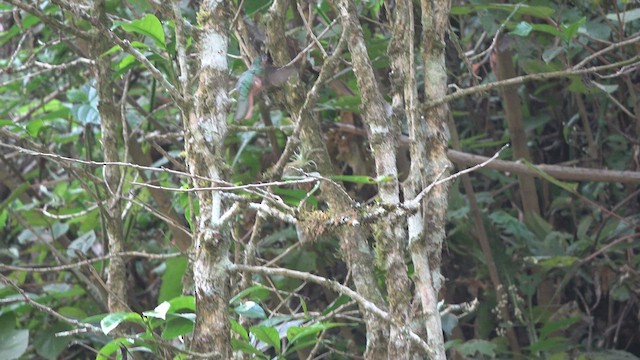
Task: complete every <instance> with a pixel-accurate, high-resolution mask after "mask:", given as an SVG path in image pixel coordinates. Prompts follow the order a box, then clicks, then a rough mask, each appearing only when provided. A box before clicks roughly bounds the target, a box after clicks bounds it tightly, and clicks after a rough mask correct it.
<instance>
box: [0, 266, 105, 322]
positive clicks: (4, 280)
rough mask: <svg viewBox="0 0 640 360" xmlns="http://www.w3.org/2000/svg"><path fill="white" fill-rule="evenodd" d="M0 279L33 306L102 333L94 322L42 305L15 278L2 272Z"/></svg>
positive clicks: (59, 318) (58, 317)
mask: <svg viewBox="0 0 640 360" xmlns="http://www.w3.org/2000/svg"><path fill="white" fill-rule="evenodd" d="M0 265H1V264H0ZM0 280H2V281H3V282H4V283H5V284H7V285H9V286H11V287H12V288H14V289H15V290H16V291H17V292H18V293H19V294H20V295H22V297H23V298H24V300H25V301H26V302H27V303H28V304H29V305H31V306H33V307H35V308H36V309H38V310H41V311H43V312H45V313H47V314H49V315H51V316H53V317H55V318H57V319H58V320H62V321H64V322H66V323H68V324H71V325H73V326H78V327H81V328H85V329H87V330H90V331H91V332H94V333H96V334H102V330H101V329H100V328H99V327H97V326H94V325H92V324H87V323H83V322H80V321H78V320H75V319H71V318H68V317H66V316H64V315H62V314H60V313H59V312H57V311H55V310H53V309H52V308H50V307H48V306H45V305H42V304H40V303H38V302H37V301H35V300H33V299H31V297H29V295H28V294H27V293H26V292H25V291H24V290H22V289H21V288H20V286H18V284H16V283H15V282H14V281H13V280H11V279H9V278H8V277H6V276H4V275H3V274H1V273H0Z"/></svg>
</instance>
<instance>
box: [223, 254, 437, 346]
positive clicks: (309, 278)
mask: <svg viewBox="0 0 640 360" xmlns="http://www.w3.org/2000/svg"><path fill="white" fill-rule="evenodd" d="M229 270H231V271H246V272H249V273H255V274H261V275H265V276H274V275H277V276H287V277H291V278H294V279H299V280H302V281H306V282H311V283H314V284H318V285H320V286H324V287H326V288H328V289H331V290H333V291H335V292H337V293H340V294H343V295H346V296H348V297H350V298H351V299H352V300H354V301H355V302H357V303H358V305H360V306H361V307H362V308H363V309H365V310H366V311H368V312H370V313H372V314H374V315H376V316H377V317H379V318H380V319H382V320H384V321H386V322H388V323H390V324H394V325H395V326H397V327H398V329H399V330H400V331H402V332H403V333H404V334H405V335H407V336H408V337H409V339H410V340H411V341H412V342H413V343H414V344H416V345H417V346H419V347H420V348H421V349H422V350H423V351H424V352H425V353H427V354H432V352H433V351H432V350H431V349H430V348H429V346H428V345H427V343H426V342H425V341H424V340H422V338H420V336H418V335H417V334H416V333H414V332H412V331H410V330H408V328H407V326H406V324H398V323H396V322H395V321H394V320H393V318H392V317H391V316H390V315H389V313H388V312H386V311H384V310H382V309H380V308H379V307H377V306H376V305H375V304H374V303H372V302H371V301H369V300H367V299H366V298H364V297H363V296H362V295H360V294H358V293H357V292H355V291H353V290H351V289H350V288H348V287H346V286H344V285H342V284H340V283H339V282H337V281H334V280H329V279H327V278H324V277H321V276H317V275H313V274H310V273H307V272H302V271H296V270H290V269H284V268H268V267H264V266H249V265H241V264H231V265H229Z"/></svg>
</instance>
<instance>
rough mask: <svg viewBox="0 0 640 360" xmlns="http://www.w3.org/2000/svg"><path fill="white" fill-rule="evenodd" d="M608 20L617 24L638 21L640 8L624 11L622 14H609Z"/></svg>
mask: <svg viewBox="0 0 640 360" xmlns="http://www.w3.org/2000/svg"><path fill="white" fill-rule="evenodd" d="M607 19H609V20H611V21H615V22H618V21H622V22H623V23H628V22H632V21H636V20H638V19H640V8H635V9H631V10H627V11H623V12H621V13H611V14H607Z"/></svg>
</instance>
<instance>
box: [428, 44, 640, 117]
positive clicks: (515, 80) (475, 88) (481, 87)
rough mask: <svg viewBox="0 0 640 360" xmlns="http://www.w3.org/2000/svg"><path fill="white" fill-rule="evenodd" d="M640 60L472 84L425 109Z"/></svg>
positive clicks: (432, 102) (429, 103)
mask: <svg viewBox="0 0 640 360" xmlns="http://www.w3.org/2000/svg"><path fill="white" fill-rule="evenodd" d="M639 61H640V56H635V57H633V58H631V59H627V60H623V61H619V62H616V63H613V64H608V65H602V66H594V67H590V68H587V69H573V68H572V69H567V70H561V71H550V72H543V73H537V74H530V75H523V76H518V77H514V78H510V79H507V80H502V81H496V82H492V83H489V84H482V85H478V86H472V87H470V88H466V89H462V90H460V91H458V92H455V93H453V94H449V95H446V96H443V97H441V98H440V99H436V100H433V101H430V102H428V103H427V104H426V105H425V109H431V108H433V107H436V106H438V105H442V104H444V103H448V102H451V101H453V100H457V99H460V98H463V97H465V96H469V95H473V94H476V93H479V92H485V91H489V90H493V89H496V88H499V87H502V86H508V85H516V84H522V83H525V82H527V81H533V80H545V79H553V78H561V77H567V76H573V75H582V74H590V73H594V72H598V71H602V70H609V69H613V68H617V67H621V66H625V65H629V64H634V63H637V62H639Z"/></svg>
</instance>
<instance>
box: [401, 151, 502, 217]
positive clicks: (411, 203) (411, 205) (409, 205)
mask: <svg viewBox="0 0 640 360" xmlns="http://www.w3.org/2000/svg"><path fill="white" fill-rule="evenodd" d="M507 147H509V144H506V145H504V146H503V147H502V148H500V150H498V152H496V153H495V154H494V155H493V156H492V157H490V158H489V159H487V160H486V161H484V162H482V163H480V164H478V165H475V166H472V167H470V168H468V169H464V170H461V171H458V172H457V173H455V174H453V175H450V176H447V177H446V178H444V179H440V180H437V181H434V182H433V183H431V184H429V186H427V187H426V188H424V189H423V190H422V191H420V193H419V194H418V195H417V196H416V197H415V198H414V199H413V200H410V201H407V202H405V204H404V205H405V207H406V208H407V209H411V208H419V207H420V202H421V201H422V198H424V197H425V195H427V194H428V193H429V191H431V189H433V188H434V187H435V186H437V185H440V184H443V183H445V182H447V181H451V180H454V179H456V178H457V177H458V176H460V175H463V174H468V173H470V172H473V171H476V170H478V169H480V168H483V167H485V166H487V165H488V164H489V163H490V162H492V161H494V160H495V159H497V158H498V156H499V155H500V152H502V150H504V149H506V148H507Z"/></svg>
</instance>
